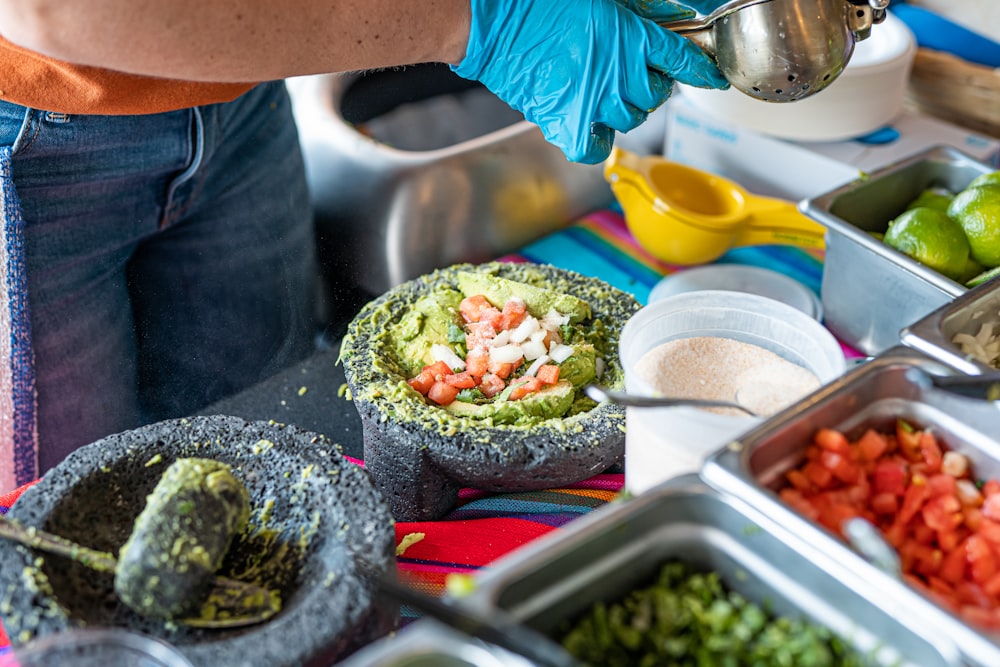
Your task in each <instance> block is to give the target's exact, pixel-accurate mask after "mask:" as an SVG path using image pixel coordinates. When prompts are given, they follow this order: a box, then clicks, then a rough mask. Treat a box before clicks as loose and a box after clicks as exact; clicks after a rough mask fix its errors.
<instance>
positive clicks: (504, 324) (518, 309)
mask: <svg viewBox="0 0 1000 667" xmlns="http://www.w3.org/2000/svg"><path fill="white" fill-rule="evenodd" d="M527 314H528V307H527V306H526V305H525V303H524V301H523V300H521V299H510V300H508V301H507V303H505V304H504V305H503V310H502V311H501V312H500V315H501V317H500V322H501V326H500V329H501V330H503V329H514V328H515V327H517V326H518V325H520V324H521V322H523V321H524V318H525V317H526V316H527Z"/></svg>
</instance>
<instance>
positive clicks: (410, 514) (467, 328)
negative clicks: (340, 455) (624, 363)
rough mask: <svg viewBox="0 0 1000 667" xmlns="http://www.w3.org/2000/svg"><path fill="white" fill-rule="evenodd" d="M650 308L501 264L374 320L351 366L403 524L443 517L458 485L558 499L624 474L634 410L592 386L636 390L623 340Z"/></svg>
mask: <svg viewBox="0 0 1000 667" xmlns="http://www.w3.org/2000/svg"><path fill="white" fill-rule="evenodd" d="M639 307H640V305H639V303H638V302H637V301H636V300H635V298H634V297H632V296H631V295H630V294H627V293H625V292H623V291H621V290H618V289H616V288H614V287H612V286H610V285H608V284H607V283H604V282H603V281H600V280H598V279H595V278H591V277H588V276H583V275H581V274H578V273H574V272H572V271H566V270H563V269H559V268H556V267H553V266H548V265H539V264H527V263H505V262H491V263H487V264H481V265H471V264H462V265H456V266H453V267H449V268H445V269H440V270H437V271H435V272H433V273H431V274H428V275H426V276H423V277H421V278H417V279H415V280H411V281H409V282H407V283H404V284H403V285H400V286H398V287H396V288H394V289H393V290H390V291H389V292H387V293H386V294H384V295H382V296H381V297H379V298H377V299H375V300H374V301H372V302H370V303H368V304H367V305H366V306H365V307H364V308H362V310H361V312H359V313H358V315H357V316H356V317H355V318H354V320H353V321H352V322H351V324H350V325H349V326H348V330H347V334H346V335H345V337H344V339H343V341H342V343H341V350H340V357H339V362H340V363H343V365H344V370H345V375H346V377H347V382H348V387H349V389H350V393H351V398H352V400H353V401H354V403H355V406H356V407H357V409H358V412H359V413H360V415H361V420H362V427H363V430H364V441H365V442H364V444H365V467H366V469H368V470H369V472H371V473H372V475H373V477H374V478H375V481H376V486H378V487H379V489H380V490H381V491H382V492H383V494H384V495H386V496H387V498H388V499H389V503H390V506H391V507H392V509H393V516H394V517H395V518H396V519H397V520H412V519H417V518H424V519H426V518H432V517H435V516H440V514H441V513H442V512H443V511H445V510H446V509H447V508H448V507H449V506H450V503H451V502H452V500H453V497H454V495H455V494H456V493H457V488H458V485H464V486H472V487H476V488H482V489H486V490H494V491H506V490H520V489H530V488H535V489H537V488H546V487H551V486H554V485H558V484H563V483H570V482H573V481H579V480H581V479H585V478H586V477H589V476H591V475H593V474H595V473H597V472H600V471H602V470H604V469H605V468H607V467H608V466H609V465H612V464H613V463H616V462H618V461H619V460H620V458H621V456H622V455H623V453H624V452H623V450H624V429H625V418H624V417H625V415H624V410H622V409H621V408H619V407H618V406H614V405H611V404H608V403H603V404H600V405H598V404H597V403H595V402H594V401H592V400H591V399H589V398H588V397H587V396H586V395H585V394H584V393H583V391H582V387H583V386H584V385H586V384H587V383H589V382H594V381H599V382H601V383H602V384H605V385H609V386H612V387H620V386H622V385H623V378H624V373H623V371H622V368H621V365H620V362H619V361H618V339H619V335H620V333H621V329H622V327H623V326H624V324H625V322H626V321H627V320H628V319H629V317H631V316H632V314H633V313H634V312H635V311H637V310H638V309H639ZM449 498H451V500H449Z"/></svg>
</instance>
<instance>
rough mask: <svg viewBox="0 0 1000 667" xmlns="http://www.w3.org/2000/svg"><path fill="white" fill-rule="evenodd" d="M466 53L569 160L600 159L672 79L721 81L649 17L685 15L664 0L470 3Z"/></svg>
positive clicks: (688, 44) (471, 75) (471, 68)
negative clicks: (615, 136)
mask: <svg viewBox="0 0 1000 667" xmlns="http://www.w3.org/2000/svg"><path fill="white" fill-rule="evenodd" d="M471 5H472V25H471V28H470V34H469V43H468V46H467V48H466V54H465V58H464V59H463V60H462V62H460V63H459V64H458V65H454V66H452V70H453V71H454V72H455V73H456V74H458V75H459V76H461V77H463V78H466V79H472V80H477V81H480V82H482V83H483V84H484V85H485V86H486V87H487V88H488V89H489V90H490V91H492V92H493V93H494V94H495V95H497V97H499V98H500V99H502V100H504V101H505V102H507V104H509V105H510V106H512V107H513V108H515V109H517V110H518V111H520V112H521V113H523V114H524V117H525V118H527V119H528V120H529V121H531V122H533V123H535V124H536V125H538V126H539V127H540V128H541V130H542V134H543V135H544V136H545V138H546V139H547V140H548V141H549V142H551V143H553V144H555V145H556V146H558V147H559V148H560V149H562V151H563V153H565V154H566V157H567V158H568V159H570V160H572V161H574V162H587V163H597V162H601V161H602V160H604V159H605V158H606V157H607V156H608V155H609V154H610V152H611V145H612V143H613V141H614V134H615V131H616V130H617V131H619V132H628V131H629V130H631V129H633V128H635V127H637V126H638V125H640V124H641V123H642V122H643V121H644V120H646V117H647V116H648V115H649V113H650V112H651V111H654V110H655V109H656V108H657V107H658V106H660V105H661V104H663V102H665V101H666V100H667V98H668V97H669V96H670V93H671V90H672V88H673V82H674V80H677V81H681V82H682V83H686V84H690V85H692V86H699V87H702V88H728V87H729V83H728V82H727V81H726V79H725V78H724V77H723V76H722V74H721V73H720V72H719V70H718V67H717V66H716V64H715V62H714V61H713V60H712V58H711V57H709V56H708V55H707V54H706V53H705V52H704V51H703V50H702V49H701V48H700V47H699V46H698V45H696V44H695V43H693V42H692V41H690V40H688V39H687V38H685V37H682V36H681V35H678V34H676V33H673V32H671V31H670V30H668V29H667V28H663V27H661V26H659V25H657V24H656V23H655V21H670V20H674V19H677V18H681V17H685V16H690V15H692V12H691V11H690V10H689V9H687V8H684V7H679V6H677V5H674V4H673V3H671V2H668V1H666V0H622V1H621V2H616V1H615V0H471Z"/></svg>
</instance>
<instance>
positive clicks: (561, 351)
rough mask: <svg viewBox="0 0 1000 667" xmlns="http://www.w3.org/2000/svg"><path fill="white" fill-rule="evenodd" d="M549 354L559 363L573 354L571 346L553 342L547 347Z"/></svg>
mask: <svg viewBox="0 0 1000 667" xmlns="http://www.w3.org/2000/svg"><path fill="white" fill-rule="evenodd" d="M549 356H550V357H552V361H554V362H556V363H557V364H561V363H562V362H564V361H566V360H567V359H569V358H570V357H572V356H573V346H572V345H563V344H562V343H553V344H552V346H551V347H550V348H549Z"/></svg>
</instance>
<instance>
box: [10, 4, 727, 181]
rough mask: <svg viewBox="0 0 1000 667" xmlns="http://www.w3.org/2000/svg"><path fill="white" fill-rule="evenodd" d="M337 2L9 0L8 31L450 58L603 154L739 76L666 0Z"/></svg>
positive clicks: (385, 58) (225, 54) (152, 57)
mask: <svg viewBox="0 0 1000 667" xmlns="http://www.w3.org/2000/svg"><path fill="white" fill-rule="evenodd" d="M330 1H332V3H333V4H332V5H326V4H323V3H321V2H319V1H318V0H295V1H294V4H292V2H291V0H288V1H287V2H285V3H282V4H281V5H278V3H272V2H270V0H226V1H225V2H220V1H219V0H199V2H198V4H197V5H196V4H195V0H172V1H167V0H157V1H155V2H154V1H153V0H74V1H73V2H72V3H60V2H56V1H55V0H0V26H2V27H0V33H2V34H3V35H4V36H5V37H7V38H8V39H10V40H12V41H15V42H17V43H20V44H22V45H23V46H25V47H27V48H30V49H34V50H37V51H39V52H42V53H45V54H47V55H50V56H52V57H55V58H59V59H63V60H69V61H73V62H77V63H81V64H85V65H95V66H100V67H106V68H110V69H116V70H121V71H125V72H132V73H136V74H145V75H151V76H163V77H170V78H175V79H188V80H193V81H199V80H200V81H205V80H207V81H260V80H266V79H279V78H285V77H288V76H294V75H301V74H314V73H320V72H338V71H348V70H355V69H371V68H378V67H387V66H396V65H405V64H409V63H417V62H445V63H450V64H452V65H453V66H454V68H455V71H456V72H457V73H458V74H459V75H460V76H463V77H465V78H468V79H473V80H477V81H481V82H482V83H483V84H484V85H485V86H486V87H487V88H489V89H490V90H491V91H493V92H494V93H495V94H496V95H497V96H498V97H500V98H501V99H502V100H504V101H505V102H507V103H508V104H510V105H511V106H512V107H514V108H515V109H517V110H518V111H520V112H522V113H523V114H524V115H525V117H526V118H527V119H528V120H530V121H532V122H534V123H536V124H537V125H538V126H539V127H540V128H541V130H542V133H543V135H544V136H545V138H546V139H548V140H549V141H550V142H552V143H553V144H555V145H557V146H558V147H559V148H560V149H562V150H563V152H564V153H565V154H566V156H567V158H568V159H570V160H574V161H581V162H591V163H593V162H599V161H601V160H603V159H604V158H605V157H607V155H608V153H609V152H610V150H611V144H612V141H613V139H614V134H615V132H616V131H617V132H627V131H629V130H631V129H633V128H635V127H637V126H638V125H639V124H641V123H642V122H643V121H644V120H645V119H646V116H647V115H648V114H649V113H650V112H651V111H652V110H654V109H656V108H657V107H658V106H660V105H661V104H662V103H663V102H664V101H665V100H666V99H667V97H668V96H669V95H670V92H671V90H672V86H673V82H674V80H678V81H682V82H684V83H689V84H691V85H696V86H704V87H712V88H723V87H726V86H727V85H728V84H727V83H726V81H725V79H724V78H723V77H722V75H721V74H720V73H719V71H718V68H717V67H716V65H715V63H714V61H713V60H712V59H711V58H710V57H709V56H708V55H706V54H705V53H704V51H702V50H701V49H700V48H699V47H698V46H697V45H695V44H694V43H693V42H691V41H689V40H688V39H686V38H684V37H682V36H680V35H677V34H675V33H673V32H671V31H670V30H667V29H665V28H662V27H660V26H659V25H657V24H656V22H655V21H662V20H669V19H672V18H677V17H679V16H682V15H685V13H689V12H687V10H683V9H680V8H679V7H678V6H677V5H674V4H672V3H670V2H668V1H666V0H620V1H616V0H409V1H408V2H401V1H400V0H364V1H362V0H330Z"/></svg>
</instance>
